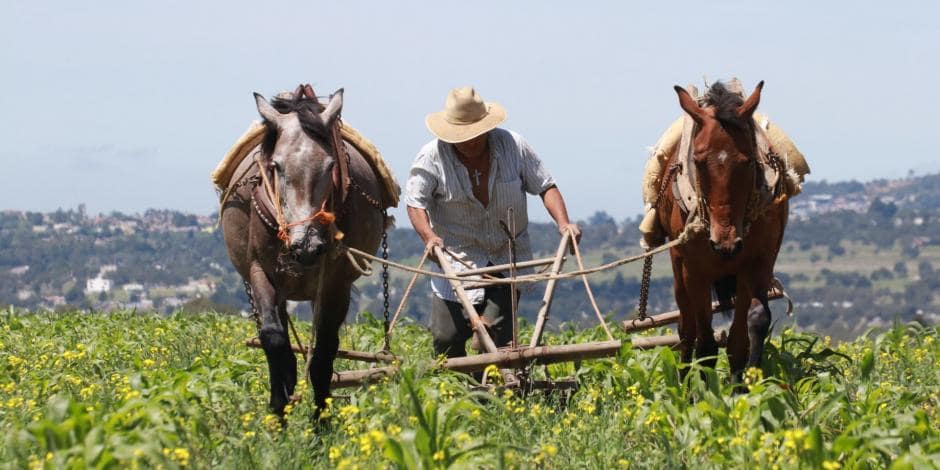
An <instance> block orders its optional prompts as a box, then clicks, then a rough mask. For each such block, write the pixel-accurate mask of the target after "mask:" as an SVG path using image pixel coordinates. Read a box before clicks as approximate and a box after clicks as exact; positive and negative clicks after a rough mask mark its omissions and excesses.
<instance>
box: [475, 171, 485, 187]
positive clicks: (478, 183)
mask: <svg viewBox="0 0 940 470" xmlns="http://www.w3.org/2000/svg"><path fill="white" fill-rule="evenodd" d="M481 175H483V173H480V170H477V169H474V170H473V179H475V180H476V184H475V185H474V186H479V185H480V176H481Z"/></svg>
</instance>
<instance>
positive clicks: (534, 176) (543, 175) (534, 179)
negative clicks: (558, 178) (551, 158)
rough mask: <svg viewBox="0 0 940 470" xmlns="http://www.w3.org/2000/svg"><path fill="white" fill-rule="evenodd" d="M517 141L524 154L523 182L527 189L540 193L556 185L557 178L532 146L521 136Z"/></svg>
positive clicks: (536, 193) (529, 191) (531, 192)
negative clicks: (550, 172)
mask: <svg viewBox="0 0 940 470" xmlns="http://www.w3.org/2000/svg"><path fill="white" fill-rule="evenodd" d="M516 141H517V144H518V145H519V153H520V155H521V156H522V184H523V187H524V188H525V191H526V192H527V193H529V194H533V195H538V194H542V193H543V192H545V190H546V189H548V188H551V187H552V186H555V178H553V177H552V175H551V174H549V172H548V169H546V168H545V165H544V164H543V163H542V159H540V158H539V156H538V154H536V153H535V150H534V149H532V146H530V145H529V143H528V142H526V140H525V139H524V138H522V137H521V136H518V137H517V139H516Z"/></svg>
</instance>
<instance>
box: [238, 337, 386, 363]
mask: <svg viewBox="0 0 940 470" xmlns="http://www.w3.org/2000/svg"><path fill="white" fill-rule="evenodd" d="M245 346H248V347H249V348H259V349H260V348H261V340H259V339H258V338H251V339H249V340H248V341H245ZM290 348H291V350H292V351H294V352H295V353H297V354H307V347H306V346H300V345H297V344H291V345H290ZM336 358H337V359H349V360H352V361H362V362H395V361H398V360H401V358H399V357H398V356H395V355H392V354H386V353H370V352H363V351H350V350H347V349H340V350H339V351H336Z"/></svg>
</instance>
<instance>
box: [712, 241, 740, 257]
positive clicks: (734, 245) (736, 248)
mask: <svg viewBox="0 0 940 470" xmlns="http://www.w3.org/2000/svg"><path fill="white" fill-rule="evenodd" d="M708 242H709V244H711V246H712V249H713V250H715V253H718V256H720V257H721V259H725V260H729V259H732V258H734V257H735V256H737V254H738V253H740V252H741V249H742V248H743V247H744V240H742V239H741V237H734V239H733V240H731V241H730V243H728V242H725V243H722V242H720V241H716V240H715V239H714V238H711V239H709V240H708Z"/></svg>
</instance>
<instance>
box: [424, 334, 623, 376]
mask: <svg viewBox="0 0 940 470" xmlns="http://www.w3.org/2000/svg"><path fill="white" fill-rule="evenodd" d="M621 346H622V344H621V342H620V341H617V340H614V341H602V342H596V343H582V344H562V345H554V346H538V347H535V348H522V349H516V350H507V351H498V352H495V353H486V354H476V355H473V356H465V357H452V358H450V359H448V360H447V361H446V362H444V363H443V364H441V367H443V368H444V369H449V370H454V371H457V372H477V371H481V370H484V369H486V367H487V366H489V365H491V364H495V365H496V366H498V367H506V368H515V369H519V368H523V367H526V366H528V365H531V364H533V363H534V364H554V363H556V362H568V361H578V360H583V359H597V358H601V357H610V356H615V355H617V353H618V352H619V351H620V347H621Z"/></svg>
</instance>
